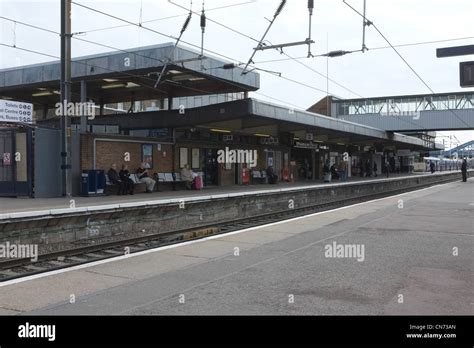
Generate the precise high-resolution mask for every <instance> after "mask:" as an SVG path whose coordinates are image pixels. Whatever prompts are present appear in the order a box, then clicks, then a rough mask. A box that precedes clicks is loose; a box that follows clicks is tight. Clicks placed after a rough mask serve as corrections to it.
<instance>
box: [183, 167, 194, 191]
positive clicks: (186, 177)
mask: <svg viewBox="0 0 474 348" xmlns="http://www.w3.org/2000/svg"><path fill="white" fill-rule="evenodd" d="M181 180H183V181H184V183H185V184H186V189H187V190H191V189H192V185H193V180H194V178H193V171H192V170H191V169H189V164H185V165H184V167H183V169H181Z"/></svg>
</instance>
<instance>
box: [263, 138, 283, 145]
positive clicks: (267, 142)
mask: <svg viewBox="0 0 474 348" xmlns="http://www.w3.org/2000/svg"><path fill="white" fill-rule="evenodd" d="M260 144H262V145H278V144H280V139H278V138H275V137H266V138H260Z"/></svg>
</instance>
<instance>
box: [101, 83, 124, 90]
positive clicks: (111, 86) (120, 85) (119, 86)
mask: <svg viewBox="0 0 474 348" xmlns="http://www.w3.org/2000/svg"><path fill="white" fill-rule="evenodd" d="M123 87H127V85H126V84H125V83H113V84H111V85H104V86H102V87H101V88H102V89H112V88H123Z"/></svg>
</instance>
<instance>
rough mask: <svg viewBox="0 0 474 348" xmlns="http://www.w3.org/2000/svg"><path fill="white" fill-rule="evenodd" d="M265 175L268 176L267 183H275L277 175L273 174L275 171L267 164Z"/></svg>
mask: <svg viewBox="0 0 474 348" xmlns="http://www.w3.org/2000/svg"><path fill="white" fill-rule="evenodd" d="M267 177H268V183H269V184H272V185H273V184H276V183H277V180H278V175H276V174H275V171H274V170H273V167H272V166H269V167H268V168H267Z"/></svg>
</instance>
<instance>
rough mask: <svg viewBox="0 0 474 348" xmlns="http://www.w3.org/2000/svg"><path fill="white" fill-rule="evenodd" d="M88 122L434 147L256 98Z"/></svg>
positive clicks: (340, 142) (337, 142)
mask: <svg viewBox="0 0 474 348" xmlns="http://www.w3.org/2000/svg"><path fill="white" fill-rule="evenodd" d="M89 124H91V125H113V126H119V128H120V129H122V130H139V129H157V128H174V129H183V130H190V129H196V130H207V131H210V132H221V133H229V134H230V133H232V134H240V135H253V136H259V137H268V138H270V137H274V138H277V137H279V135H280V134H282V133H293V134H295V135H297V136H298V135H299V134H300V136H301V137H302V139H301V140H303V141H304V140H305V138H304V137H305V135H306V134H307V133H311V134H312V135H313V141H314V142H315V143H325V144H335V145H344V146H350V145H355V146H366V145H375V144H384V145H385V146H396V147H397V148H403V149H412V150H424V149H430V148H429V147H428V145H427V144H426V143H425V142H424V141H423V140H422V139H419V138H415V137H410V136H406V135H404V134H400V133H393V132H386V131H383V130H380V129H377V128H373V127H369V126H365V125H360V124H357V123H352V122H349V121H343V120H340V119H337V118H333V117H328V116H324V115H320V114H316V113H312V112H308V111H301V110H294V109H291V108H288V107H285V106H281V105H275V104H272V103H268V102H264V101H260V100H256V99H252V98H248V99H243V100H236V101H231V102H225V103H220V104H213V105H208V106H203V107H197V108H190V109H185V110H184V113H180V110H161V111H148V112H138V113H133V114H115V115H104V116H96V117H95V119H94V120H90V121H89Z"/></svg>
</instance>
